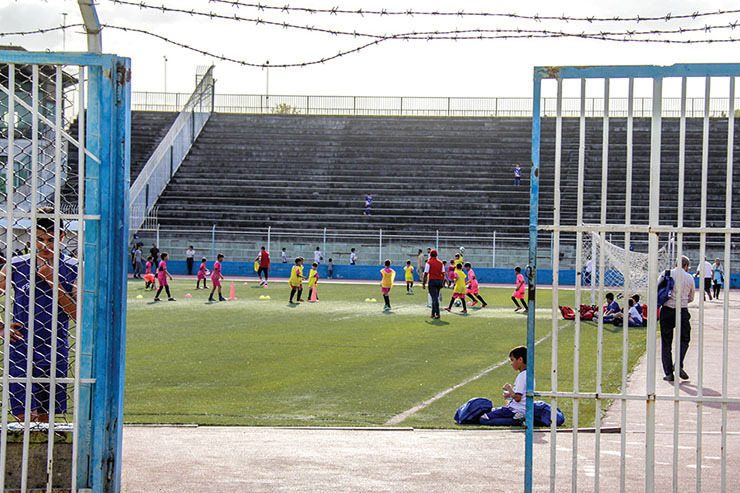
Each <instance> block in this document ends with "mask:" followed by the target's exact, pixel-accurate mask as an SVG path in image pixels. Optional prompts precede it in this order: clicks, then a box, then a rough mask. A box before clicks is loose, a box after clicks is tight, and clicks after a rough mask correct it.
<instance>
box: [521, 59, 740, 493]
mask: <svg viewBox="0 0 740 493" xmlns="http://www.w3.org/2000/svg"><path fill="white" fill-rule="evenodd" d="M739 75H740V65H738V64H718V65H710V64H706V65H705V64H692V65H674V66H669V67H659V66H623V67H616V66H611V67H538V68H536V69H535V71H534V108H533V121H532V171H531V180H532V181H531V209H530V252H529V264H530V265H529V270H528V272H529V276H530V279H529V300H530V307H534V306H535V305H536V304H541V305H542V306H543V307H547V306H548V304H549V302H550V300H548V299H544V300H536V299H535V298H536V296H535V294H536V293H537V289H536V280H537V265H536V262H537V248H538V234H540V233H541V232H545V233H542V234H545V235H547V246H548V248H550V235H551V236H552V247H551V248H552V250H553V251H552V258H553V275H552V279H553V289H552V300H551V302H552V309H551V317H552V325H551V326H550V327H548V326H547V325H549V324H547V325H546V324H544V323H542V321H537V322H536V323H535V310H534V309H532V308H530V310H529V318H528V331H527V343H528V347H529V348H530V361H529V365H528V367H529V368H534V367H535V361H536V359H537V358H538V357H539V356H538V353H539V354H543V353H544V354H547V353H548V352H549V353H550V354H549V356H546V357H545V358H547V357H549V359H550V361H549V364H548V362H547V361H546V360H545V359H543V360H542V361H537V372H538V375H539V376H540V377H541V378H540V382H539V383H538V387H537V389H535V390H536V392H534V393H533V392H532V391H531V389H532V387H533V381H532V379H533V378H534V373H535V372H528V377H529V382H528V389H530V391H529V392H528V394H527V397H528V399H527V418H526V419H527V422H528V423H532V422H533V419H532V418H533V406H532V401H533V398H534V397H535V396H541V397H540V398H545V399H546V400H548V401H549V402H550V403H551V405H552V408H553V413H554V409H555V408H556V407H557V406H562V407H563V408H565V409H567V410H568V412H567V413H566V414H567V419H568V420H569V423H570V426H568V431H567V434H565V437H563V435H564V433H563V431H560V432H558V429H557V427H556V426H555V425H552V426H551V427H550V429H549V430H544V431H543V430H535V429H533V428H532V427H531V426H530V427H527V433H526V450H525V472H526V475H525V490H526V491H532V490H533V489H537V490H546V489H548V488H549V490H550V491H568V490H570V491H574V492H575V491H599V490H600V489H601V488H604V489H605V490H608V491H616V490H617V489H619V490H620V491H638V490H644V491H648V492H652V491H656V490H657V491H667V490H668V489H669V488H670V489H672V490H673V491H688V490H696V491H702V490H703V491H716V490H720V491H727V490H728V486H729V487H730V488H731V485H732V484H733V483H732V481H734V482H735V485H736V484H737V483H736V482H737V481H738V480H739V479H738V478H739V476H738V474H739V472H738V471H737V470H736V469H737V468H736V467H732V464H733V463H734V464H735V465H736V464H737V463H738V460H740V451H739V450H738V449H739V447H738V446H737V445H734V441H733V440H730V441H729V442H728V436H729V437H732V435H736V434H737V433H738V432H739V431H740V426H738V424H739V421H740V420H738V418H737V411H738V405H739V404H740V393H738V392H737V391H736V390H737V388H738V387H737V386H734V385H733V384H732V381H733V380H736V379H735V378H730V375H731V374H732V373H733V370H735V371H734V373H735V374H736V370H737V369H738V366H732V365H733V364H734V363H733V362H732V361H730V358H729V355H730V354H731V352H732V351H733V350H734V349H740V348H738V345H737V342H736V341H734V340H732V339H731V338H730V337H729V324H730V320H731V311H730V308H731V306H733V301H736V300H731V292H730V284H731V280H732V279H733V278H734V276H733V275H732V268H733V267H734V265H731V252H732V241H733V239H735V240H736V239H737V236H733V235H737V233H738V232H740V228H738V227H737V226H738V223H737V221H736V220H735V221H733V219H732V212H733V205H734V204H733V196H738V194H737V186H736V185H735V184H734V183H733V175H734V174H735V173H737V172H738V170H739V169H740V163H738V159H737V158H736V157H735V154H734V149H735V147H736V146H738V142H737V141H736V139H735V116H736V111H737V110H736V108H737V107H738V106H737V105H736V99H735V82H736V77H737V76H739ZM640 92H642V94H640ZM694 92H698V93H699V94H703V96H704V97H703V102H704V111H703V118H693V119H692V118H687V117H686V101H687V97H688V96H689V95H691V94H692V93H694ZM713 92H720V93H721V95H724V96H727V99H726V101H727V106H726V107H723V108H713V107H712V108H710V105H711V104H712V100H711V99H710V95H711V94H712V93H713ZM545 96H554V97H555V98H556V101H557V104H556V110H555V114H554V115H549V116H548V115H542V114H541V106H540V102H541V101H542V99H543V98H544V97H545ZM568 96H575V97H579V98H580V116H579V117H575V118H574V117H571V118H564V117H563V98H564V97H568ZM587 96H601V97H603V99H602V101H603V106H602V108H601V117H597V118H593V117H590V118H586V105H585V101H586V98H587ZM637 96H647V97H648V98H649V100H650V104H651V105H652V112H651V114H650V116H649V117H647V118H636V117H635V116H634V101H635V99H636V97H637ZM670 97H679V98H680V102H681V104H680V116H678V117H672V118H669V117H668V116H667V111H666V108H665V107H664V105H663V103H664V101H665V100H666V99H667V98H670ZM614 100H620V101H626V107H624V106H620V107H614V106H612V105H611V104H610V102H611V101H614ZM723 101H724V100H723ZM710 111H711V112H715V111H717V112H719V114H721V115H722V117H721V118H710ZM714 114H716V113H714ZM540 217H541V218H542V219H541V220H540ZM564 240H566V241H564ZM543 244H544V242H543ZM564 245H575V247H574V248H569V247H568V248H566V247H565V246H564ZM585 245H588V246H585ZM684 255H687V256H688V257H689V259H690V264H691V265H690V267H689V271H688V272H689V273H691V274H693V273H694V272H695V271H696V270H697V268H698V272H697V274H698V277H699V279H698V281H699V283H700V286H699V288H698V289H697V290H696V291H695V298H694V301H693V302H691V303H689V304H688V313H689V314H690V317H691V318H690V321H689V319H688V318H684V317H682V316H678V315H676V316H675V317H674V316H672V315H671V314H672V313H676V314H680V313H682V312H683V310H680V309H678V308H679V306H676V309H675V310H673V311H671V310H670V307H669V305H670V303H668V304H666V305H664V306H663V308H662V310H663V318H661V319H660V320H661V321H662V323H660V322H659V320H658V319H659V316H658V313H657V308H656V306H657V305H656V301H657V292H658V279H659V276H660V275H661V273H663V272H664V269H674V270H673V277H674V279H676V285H675V289H674V296H675V297H676V299H678V300H681V299H682V298H683V297H688V296H689V294H690V289H693V280H692V281H691V282H690V284H691V287H690V288H689V287H687V286H689V284H687V283H688V282H689V281H685V280H684V277H685V276H684V277H682V275H683V273H682V270H681V268H682V256H684ZM638 257H640V258H638ZM705 258H706V259H707V260H714V259H715V258H716V261H715V262H714V266H713V267H708V266H707V265H706V263H709V262H707V260H705ZM640 259H642V261H638V260H640ZM643 261H644V262H643ZM715 267H716V268H715ZM707 269H709V270H707ZM720 269H721V270H720ZM707 273H709V275H710V276H711V278H715V276H717V278H718V280H719V281H720V283H721V282H722V281H724V282H723V284H722V288H721V292H720V296H719V299H720V301H719V302H718V301H710V299H711V298H709V297H710V296H711V295H712V294H716V293H712V292H710V293H709V294H708V295H706V294H705V295H703V294H702V290H703V289H704V283H705V280H704V279H703V278H704V277H705V275H707ZM716 273H719V275H718V274H716ZM679 274H681V275H679ZM663 275H664V274H663ZM692 279H693V278H692ZM682 281H683V282H682ZM710 282H711V281H710ZM561 283H562V284H561ZM592 288H593V289H594V292H595V293H596V305H597V306H596V307H594V308H595V312H596V314H597V318H596V319H595V320H594V321H589V322H587V321H582V320H581V317H580V316H578V313H579V307H580V306H581V304H584V303H587V302H586V297H585V296H584V290H588V291H591V290H592ZM540 291H541V290H540ZM607 292H612V294H614V295H615V297H616V299H617V302H618V303H620V300H621V303H620V304H621V305H622V308H623V310H624V312H623V313H624V316H623V319H622V320H618V319H619V317H616V318H617V321H616V322H614V321H613V320H611V318H612V317H609V316H608V315H605V312H604V311H603V308H602V305H603V304H604V300H605V295H606V294H607ZM633 294H640V295H641V296H642V298H641V304H646V305H647V309H646V310H645V313H646V315H647V316H646V319H647V324H646V327H639V326H631V325H633V324H630V323H629V316H628V315H629V314H628V311H627V306H628V304H629V303H628V301H629V299H630V298H631V297H632V295H633ZM704 296H707V300H706V301H705V299H704ZM589 299H590V297H589ZM537 302H539V303H537ZM570 303H572V304H573V306H574V308H575V312H576V317H575V320H574V321H573V323H572V324H571V325H570V326H567V327H566V328H563V329H561V330H560V331H558V318H559V317H560V313H559V310H558V307H559V306H560V305H565V304H568V305H569V304H570ZM633 303H634V302H633ZM666 307H668V308H666ZM682 318H683V320H682ZM636 320H637V317H636V316H634V317H633V321H635V322H636ZM671 322H673V323H675V324H676V327H675V330H674V333H675V337H673V340H672V341H671V343H670V344H669V343H668V342H667V339H666V340H664V341H662V340H661V337H662V336H661V334H660V333H659V330H660V328H661V325H663V328H664V333H665V334H669V333H670V331H669V328H670V327H669V325H670V323H671ZM687 322H688V325H690V332H689V331H686V327H687ZM682 323H683V327H682V326H681V325H682ZM634 325H636V324H634ZM536 331H540V332H543V331H552V347H551V348H549V349H548V348H541V347H537V348H535V340H536V339H537V336H536ZM679 334H681V337H679ZM687 335H690V339H691V340H690V342H689V341H688V340H687V337H686V336H687ZM682 340H683V344H684V345H685V344H686V343H689V346H688V352H687V353H686V359H685V362H684V364H683V366H680V363H677V364H675V367H674V368H671V366H670V365H671V361H676V362H677V361H678V360H679V355H680V351H681V350H682V349H681V344H682ZM561 341H563V342H561ZM669 349H671V350H672V356H673V360H671V359H670V358H669V359H668V360H667V361H668V363H664V364H663V366H661V364H660V362H661V359H660V358H661V357H662V356H665V355H666V354H669V352H668V350H669ZM564 365H566V366H567V370H566V371H561V368H562V367H563V366H564ZM571 366H572V368H571ZM583 368H588V370H586V371H584V370H583ZM548 370H549V371H550V376H551V378H550V379H548V380H549V382H546V381H545V378H542V377H544V375H545V372H546V371H548ZM667 370H668V371H667ZM684 372H688V373H690V375H689V374H684ZM669 373H670V374H671V375H673V378H674V381H672V382H671V381H666V380H665V379H664V378H663V377H664V375H666V376H667V375H668V374H669ZM684 376H686V377H689V378H687V379H684V378H682V377H684ZM548 387H549V389H548ZM553 416H554V414H553ZM554 422H555V419H553V423H554ZM607 432H609V433H607ZM535 437H537V438H538V440H536V442H535ZM735 441H737V439H735ZM548 448H549V451H548ZM535 455H536V458H535ZM548 457H549V459H548ZM728 465H730V466H731V467H730V468H728ZM548 477H549V485H548V484H547V478H548ZM535 478H537V479H536V481H535Z"/></svg>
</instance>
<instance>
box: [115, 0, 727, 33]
mask: <svg viewBox="0 0 740 493" xmlns="http://www.w3.org/2000/svg"><path fill="white" fill-rule="evenodd" d="M213 1H215V0H213ZM113 3H115V4H120V5H127V6H133V7H138V8H140V9H149V10H156V11H161V12H162V13H179V14H188V15H191V16H198V17H206V18H210V19H222V20H228V21H236V22H250V23H254V24H255V25H260V24H262V25H269V26H276V27H281V28H283V29H298V30H303V31H309V32H319V33H324V34H332V35H334V36H352V37H355V38H357V37H362V38H373V39H386V38H388V37H392V38H399V39H430V37H432V36H433V37H434V39H445V40H449V39H457V40H462V39H490V38H487V37H485V36H483V37H481V36H480V35H481V34H483V35H485V34H491V33H494V34H507V33H515V34H544V35H560V34H562V31H552V30H547V29H522V28H513V29H456V30H450V31H418V32H417V31H413V32H408V33H399V34H392V35H387V34H372V33H364V32H358V31H341V30H334V29H326V28H320V27H315V26H300V25H297V24H290V23H287V22H276V21H268V20H265V19H261V18H249V17H241V16H238V15H236V14H235V15H233V16H227V15H223V14H218V13H215V12H202V11H196V10H194V9H191V10H185V9H179V8H173V7H167V6H165V5H161V6H156V5H150V4H147V3H145V2H143V1H140V2H133V1H128V0H113ZM738 25H740V23H739V22H738V21H735V22H731V23H728V24H723V25H712V26H709V25H705V26H701V27H678V28H673V29H651V30H648V31H637V30H625V31H598V32H592V33H586V32H582V33H580V34H582V35H588V36H597V37H598V36H613V37H619V36H630V37H634V36H656V35H658V36H662V35H669V34H688V33H696V32H711V31H712V30H721V29H735V28H736V27H738ZM461 34H476V36H465V37H462V36H459V35H461ZM495 39H499V38H498V37H496V38H495Z"/></svg>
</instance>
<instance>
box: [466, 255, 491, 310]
mask: <svg viewBox="0 0 740 493" xmlns="http://www.w3.org/2000/svg"><path fill="white" fill-rule="evenodd" d="M465 270H466V271H467V273H468V283H467V284H468V289H467V295H468V296H470V299H471V300H473V301H469V302H468V306H475V304H476V303H478V300H480V302H481V303H482V305H481V308H482V307H485V306H488V303H486V302H485V301H484V300H483V298H482V297H481V295H480V294H479V293H478V278H477V277H475V271H474V270H473V268H472V266H471V265H470V262H465ZM476 298H478V299H476Z"/></svg>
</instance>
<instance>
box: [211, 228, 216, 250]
mask: <svg viewBox="0 0 740 493" xmlns="http://www.w3.org/2000/svg"><path fill="white" fill-rule="evenodd" d="M215 257H216V225H215V224H214V225H213V229H212V230H211V258H215Z"/></svg>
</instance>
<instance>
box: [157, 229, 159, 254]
mask: <svg viewBox="0 0 740 493" xmlns="http://www.w3.org/2000/svg"><path fill="white" fill-rule="evenodd" d="M157 248H159V223H157Z"/></svg>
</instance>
